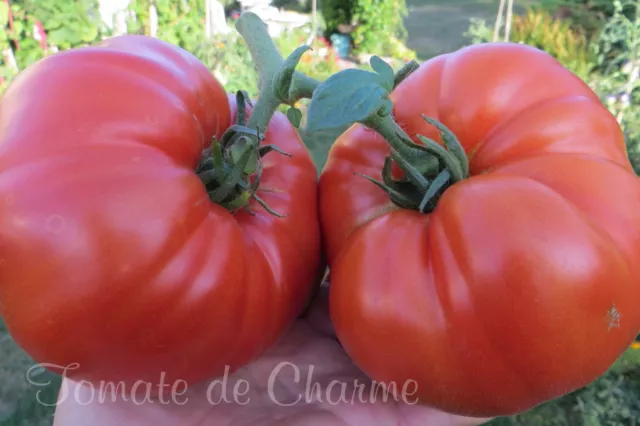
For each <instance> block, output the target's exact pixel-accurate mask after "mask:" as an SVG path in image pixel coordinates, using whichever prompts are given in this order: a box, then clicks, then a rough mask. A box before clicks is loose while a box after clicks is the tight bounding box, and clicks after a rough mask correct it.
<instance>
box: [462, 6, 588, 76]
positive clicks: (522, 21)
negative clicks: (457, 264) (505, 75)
mask: <svg viewBox="0 0 640 426" xmlns="http://www.w3.org/2000/svg"><path fill="white" fill-rule="evenodd" d="M465 36H467V37H469V38H470V39H471V41H472V43H486V42H490V41H491V40H492V38H493V28H492V27H490V26H488V25H487V23H486V21H485V20H482V19H476V18H472V19H471V24H470V26H469V29H468V31H467V32H466V33H465ZM510 40H511V41H513V42H517V43H523V44H527V45H530V46H534V47H537V48H538V49H541V50H544V51H545V52H547V53H549V54H550V55H552V56H553V57H555V58H556V59H557V60H558V62H560V63H561V64H562V65H563V66H565V67H566V68H568V69H569V70H571V71H572V72H573V73H574V74H576V75H577V76H578V77H580V78H582V79H583V80H587V79H588V78H589V76H590V74H591V71H592V69H593V64H594V60H595V56H594V54H593V51H592V50H591V49H590V46H589V42H588V40H587V38H586V37H585V36H584V35H583V34H581V33H579V32H576V31H574V30H573V29H572V28H571V24H570V22H567V21H563V20H560V19H554V18H553V17H552V16H551V15H550V14H549V12H547V11H544V10H541V9H532V8H529V9H527V11H526V13H525V14H524V15H514V17H513V21H512V23H511V33H510Z"/></svg>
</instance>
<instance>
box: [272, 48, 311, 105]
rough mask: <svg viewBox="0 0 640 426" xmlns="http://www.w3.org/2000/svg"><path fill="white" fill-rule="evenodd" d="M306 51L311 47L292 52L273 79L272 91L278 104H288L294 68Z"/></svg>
mask: <svg viewBox="0 0 640 426" xmlns="http://www.w3.org/2000/svg"><path fill="white" fill-rule="evenodd" d="M308 50H311V47H309V46H300V47H298V48H297V49H296V50H294V51H293V53H292V54H291V55H289V57H288V58H287V59H286V60H285V61H284V63H283V64H282V67H281V68H280V71H279V72H278V74H277V75H276V77H275V78H274V79H273V91H274V93H275V95H276V98H278V100H279V101H280V102H283V103H288V102H289V90H290V89H291V81H292V80H293V74H294V73H295V71H296V67H297V66H298V62H300V59H301V58H302V55H304V53H305V52H306V51H308Z"/></svg>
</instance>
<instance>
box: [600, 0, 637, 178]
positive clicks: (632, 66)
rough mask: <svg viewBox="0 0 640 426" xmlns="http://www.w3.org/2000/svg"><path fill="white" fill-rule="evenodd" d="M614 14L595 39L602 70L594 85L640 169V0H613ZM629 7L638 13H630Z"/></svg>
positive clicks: (630, 155) (635, 165)
mask: <svg viewBox="0 0 640 426" xmlns="http://www.w3.org/2000/svg"><path fill="white" fill-rule="evenodd" d="M612 3H613V7H614V14H613V16H612V17H611V18H610V19H609V20H608V21H607V23H606V24H605V25H604V26H603V28H602V30H601V31H600V33H599V36H598V38H597V39H596V40H595V41H594V48H595V52H596V65H597V66H598V73H597V74H595V75H594V76H593V78H592V82H591V86H592V87H593V88H594V90H595V91H596V92H597V93H598V94H600V96H601V98H602V101H603V102H604V103H605V105H607V107H608V108H609V110H610V111H611V112H612V113H613V114H614V115H615V116H616V118H617V119H618V122H620V124H621V125H622V127H623V129H624V130H625V134H626V136H627V149H628V151H629V158H630V160H631V162H632V164H633V165H634V167H635V169H636V172H637V173H638V172H640V111H639V108H638V106H640V90H638V89H640V78H639V77H640V75H639V74H640V10H639V9H640V8H639V7H638V6H640V0H613V1H612ZM628 10H633V11H634V14H633V15H632V16H629V14H628V13H627V11H628Z"/></svg>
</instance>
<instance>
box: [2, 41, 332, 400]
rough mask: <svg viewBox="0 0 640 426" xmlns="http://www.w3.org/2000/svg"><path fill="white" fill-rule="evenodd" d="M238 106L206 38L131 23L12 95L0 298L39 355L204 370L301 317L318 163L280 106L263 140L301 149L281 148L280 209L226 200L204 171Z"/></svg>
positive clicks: (242, 359) (173, 375)
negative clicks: (202, 45)
mask: <svg viewBox="0 0 640 426" xmlns="http://www.w3.org/2000/svg"><path fill="white" fill-rule="evenodd" d="M237 109H238V106H237V105H236V104H235V103H233V105H230V102H229V95H228V94H227V93H226V91H225V89H224V87H223V86H222V85H221V84H220V83H219V82H218V81H217V80H216V79H215V78H214V77H213V76H212V74H211V73H210V72H209V70H208V69H207V68H206V67H205V66H204V65H203V64H202V63H200V62H199V61H198V60H197V59H196V58H195V57H193V56H192V55H191V54H190V53H187V52H186V51H184V50H182V49H180V48H178V47H176V46H172V45H170V44H168V43H165V42H163V41H160V40H158V39H155V38H152V37H144V36H132V35H129V36H120V37H114V38H110V39H108V40H106V41H104V42H102V43H100V44H99V45H97V46H89V47H83V48H79V49H73V50H68V51H64V52H60V53H58V54H55V55H52V56H49V57H47V58H46V59H44V60H42V61H40V62H38V63H36V64H34V65H32V66H30V67H29V68H27V69H26V70H24V71H23V72H22V73H21V75H20V76H18V77H17V79H16V80H15V81H14V82H13V83H12V85H11V86H10V87H9V88H8V89H7V91H6V92H5V93H4V94H3V97H2V99H1V100H0V163H1V164H2V173H0V242H1V243H0V258H2V260H3V262H2V266H1V267H0V314H1V315H2V317H3V319H4V320H5V322H6V325H7V327H8V329H9V331H10V333H11V335H12V336H13V337H14V339H15V341H16V342H17V343H18V344H19V345H20V346H21V347H22V348H23V349H24V350H25V351H26V352H27V353H28V354H29V355H30V356H31V357H32V358H33V359H34V360H35V361H36V362H38V363H42V364H43V365H48V366H49V367H50V368H51V369H53V370H54V371H55V372H57V373H62V372H63V371H64V369H65V368H67V367H69V366H72V365H75V366H76V367H77V368H68V369H67V370H66V371H64V372H65V374H66V375H67V376H68V377H70V378H72V379H75V380H89V381H93V382H96V383H98V382H103V381H107V382H113V383H118V382H120V381H123V382H124V384H125V385H126V386H129V387H128V388H127V389H130V387H131V386H132V384H133V383H136V382H138V381H143V382H147V383H151V384H157V383H158V382H159V381H161V380H163V381H164V383H174V382H176V381H177V380H183V381H186V382H187V383H189V384H192V383H194V382H197V381H201V380H204V379H207V378H210V377H215V376H218V375H220V374H223V373H224V371H225V368H226V367H227V366H229V367H230V368H231V370H232V371H233V370H234V369H236V368H238V367H241V366H242V365H244V364H246V363H248V362H250V361H252V360H253V359H255V358H257V357H258V356H260V355H261V354H262V353H263V351H265V350H266V349H267V348H269V347H270V346H271V345H272V344H273V343H274V342H275V341H276V340H277V339H278V338H279V337H280V335H281V334H282V333H283V332H284V331H285V330H286V329H287V328H288V327H289V325H290V324H292V323H293V321H294V320H295V319H296V316H297V315H298V314H299V312H300V310H301V309H302V308H303V307H304V305H305V303H306V302H307V299H308V297H309V293H310V292H311V291H312V288H311V287H312V285H313V283H314V278H315V276H316V275H317V271H318V269H319V268H320V266H321V265H320V260H319V259H320V249H321V247H320V229H319V224H318V217H317V215H318V213H317V172H316V169H315V167H314V165H313V162H312V161H311V158H310V156H309V153H308V152H307V150H306V148H305V146H304V145H303V144H302V141H301V140H300V137H299V135H298V134H297V132H296V129H295V128H294V127H293V126H292V125H291V124H290V123H289V122H288V121H287V118H286V117H285V116H284V115H283V114H281V113H276V114H275V115H274V116H273V118H272V120H271V122H270V124H269V127H268V128H267V129H266V132H265V135H264V140H263V141H262V142H261V144H262V145H264V146H266V145H270V144H273V145H275V146H277V147H278V148H279V149H281V150H282V151H284V152H287V153H289V154H291V156H285V155H278V154H277V153H269V154H268V161H265V162H264V164H263V167H262V169H261V183H260V187H259V188H263V189H265V190H264V191H263V190H262V189H259V190H258V193H259V195H260V197H261V198H260V200H261V201H262V202H264V203H265V204H266V205H268V207H269V208H271V209H273V211H275V212H276V213H280V214H281V215H280V216H275V215H273V214H271V213H269V212H268V211H267V210H265V209H264V208H263V207H262V205H261V204H260V203H259V202H258V201H256V200H257V199H254V198H251V199H250V200H249V201H248V205H247V206H245V207H246V208H242V209H235V210H233V211H231V210H229V209H227V208H226V207H225V206H223V205H222V204H216V203H214V202H212V201H211V198H210V197H211V194H212V193H214V192H215V190H216V188H215V185H213V187H211V188H210V185H209V184H204V181H203V176H204V175H205V174H206V173H205V172H210V170H209V169H206V168H205V169H203V170H204V172H202V173H200V174H198V173H196V171H197V170H196V169H197V168H198V167H200V165H201V162H202V161H201V160H202V159H203V150H206V149H207V148H209V147H210V145H211V143H212V140H220V139H221V138H222V136H223V134H224V133H225V131H226V130H227V129H228V128H229V127H230V126H231V125H232V124H234V122H235V120H236V118H237ZM211 175H212V174H211V173H209V174H208V175H207V176H209V177H210V176H211ZM213 175H214V176H213V177H214V178H215V174H213ZM213 183H215V179H214V181H213ZM269 189H270V190H269ZM237 195H238V197H237V198H228V199H229V200H231V201H230V202H235V201H237V200H242V197H241V196H242V195H243V194H237Z"/></svg>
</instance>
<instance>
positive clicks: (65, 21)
mask: <svg viewBox="0 0 640 426" xmlns="http://www.w3.org/2000/svg"><path fill="white" fill-rule="evenodd" d="M10 4H11V7H10V10H8V9H7V7H6V3H4V2H0V51H1V52H10V54H11V55H13V57H14V58H15V62H16V65H17V68H16V67H14V66H13V64H11V63H10V62H9V59H10V58H9V57H8V56H7V55H0V93H1V92H2V90H3V89H4V88H5V87H6V85H7V84H8V83H9V82H10V81H11V79H12V78H14V77H15V75H16V74H17V72H19V71H20V70H22V69H24V68H26V67H27V66H29V65H31V64H33V63H34V62H36V61H37V60H39V59H41V58H43V57H44V56H45V55H47V54H48V53H52V52H55V51H57V50H66V49H70V48H74V47H79V46H84V45H86V44H89V43H93V42H95V41H97V40H100V39H101V38H102V37H103V36H106V35H108V33H109V32H108V30H107V29H106V28H105V26H104V25H103V23H102V21H101V20H100V17H99V14H98V1H97V0H75V1H74V0H12V1H11V2H10ZM10 15H11V17H12V18H13V19H12V22H10V21H9V16H10ZM38 24H41V25H42V27H43V29H44V31H45V32H46V40H44V41H41V40H38V39H37V37H36V36H35V28H36V26H37V25H38ZM3 29H6V31H3Z"/></svg>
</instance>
